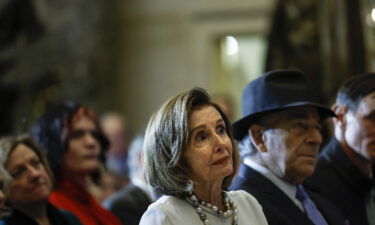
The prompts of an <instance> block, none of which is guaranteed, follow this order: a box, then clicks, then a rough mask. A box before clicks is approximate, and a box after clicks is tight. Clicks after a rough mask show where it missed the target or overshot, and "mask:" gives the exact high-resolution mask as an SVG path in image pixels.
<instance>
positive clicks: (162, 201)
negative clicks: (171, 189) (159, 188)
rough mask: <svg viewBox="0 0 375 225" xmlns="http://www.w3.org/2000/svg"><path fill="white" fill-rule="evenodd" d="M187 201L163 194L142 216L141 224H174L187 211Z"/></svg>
mask: <svg viewBox="0 0 375 225" xmlns="http://www.w3.org/2000/svg"><path fill="white" fill-rule="evenodd" d="M187 206H188V204H187V203H186V201H184V200H182V199H180V198H177V197H174V196H162V197H161V198H159V199H158V200H157V201H155V202H154V203H152V204H151V205H150V206H149V207H148V209H147V211H146V212H145V213H144V214H143V216H142V218H141V222H140V225H147V224H155V225H157V224H163V225H167V224H173V223H175V222H176V221H177V219H178V217H179V216H180V215H184V213H185V212H186V211H187V209H186V208H187Z"/></svg>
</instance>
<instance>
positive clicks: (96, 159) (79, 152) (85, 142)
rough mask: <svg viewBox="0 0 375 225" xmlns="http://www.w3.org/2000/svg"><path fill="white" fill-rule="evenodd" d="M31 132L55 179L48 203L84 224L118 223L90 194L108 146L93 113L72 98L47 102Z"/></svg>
mask: <svg viewBox="0 0 375 225" xmlns="http://www.w3.org/2000/svg"><path fill="white" fill-rule="evenodd" d="M32 135H33V137H34V139H35V140H36V141H37V142H38V143H40V145H41V146H42V147H43V148H44V149H45V150H46V152H47V159H48V161H49V163H50V165H51V169H52V172H53V174H54V176H55V179H56V187H55V189H54V191H53V192H52V194H51V197H50V201H51V202H52V204H54V205H55V206H56V207H58V208H62V209H66V210H69V211H71V212H72V213H74V214H75V215H76V216H77V217H78V218H79V219H80V220H81V222H82V223H83V224H85V225H107V224H108V225H117V224H120V221H119V220H118V219H117V218H116V217H115V216H114V215H113V214H112V213H111V212H109V211H107V210H105V209H104V208H102V207H101V206H100V205H99V204H98V203H97V201H96V200H95V198H94V197H93V195H92V194H91V193H90V189H91V188H92V187H95V186H93V182H94V183H95V182H97V181H98V179H99V169H100V166H101V165H102V164H104V154H105V150H106V149H107V147H108V141H107V139H106V138H105V136H104V135H103V133H102V131H101V129H100V126H99V124H98V121H97V118H96V116H95V114H94V112H93V111H92V110H91V109H89V108H86V107H83V106H80V105H78V104H76V103H75V102H72V101H66V102H63V103H58V104H54V105H50V106H49V107H48V108H47V109H46V112H45V113H44V114H43V115H42V116H41V117H40V118H39V119H38V120H37V122H36V123H35V125H34V126H33V128H32Z"/></svg>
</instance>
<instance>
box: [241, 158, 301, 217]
mask: <svg viewBox="0 0 375 225" xmlns="http://www.w3.org/2000/svg"><path fill="white" fill-rule="evenodd" d="M244 164H245V165H247V166H249V167H251V168H252V169H254V170H255V171H257V172H258V173H260V174H262V175H263V176H265V177H266V178H267V179H268V180H270V181H271V182H272V183H274V184H275V185H276V186H277V187H278V188H279V189H280V190H281V191H282V192H284V193H285V194H286V195H287V196H288V197H289V198H290V199H291V200H292V201H293V202H294V203H295V204H296V205H297V206H298V207H299V208H300V209H301V210H302V211H304V209H303V206H302V204H301V202H300V201H299V200H298V199H296V197H295V196H296V192H297V187H296V185H293V184H290V183H288V182H286V181H284V180H282V179H280V178H279V177H277V176H276V175H275V174H274V173H273V172H272V171H271V170H269V169H268V168H266V167H264V166H261V165H259V164H257V163H255V162H253V161H252V160H251V159H250V158H248V157H246V158H245V159H244Z"/></svg>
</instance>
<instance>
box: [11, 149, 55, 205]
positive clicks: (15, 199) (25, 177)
mask: <svg viewBox="0 0 375 225" xmlns="http://www.w3.org/2000/svg"><path fill="white" fill-rule="evenodd" d="M5 169H6V170H7V171H8V173H9V174H10V175H11V177H12V178H13V180H12V181H11V182H10V184H9V198H8V199H9V201H10V202H11V204H12V205H14V206H17V205H28V204H34V203H40V202H43V201H47V200H48V197H49V195H50V192H51V188H52V183H51V179H50V177H49V176H48V173H47V171H46V169H45V167H44V165H43V164H42V162H41V161H40V159H39V157H38V155H37V154H36V153H35V152H34V151H33V150H32V149H31V148H30V147H28V146H26V145H24V144H19V145H18V146H16V148H15V149H14V150H13V151H12V152H11V153H10V155H9V157H8V161H7V162H6V164H5Z"/></svg>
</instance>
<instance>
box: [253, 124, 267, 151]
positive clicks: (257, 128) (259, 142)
mask: <svg viewBox="0 0 375 225" xmlns="http://www.w3.org/2000/svg"><path fill="white" fill-rule="evenodd" d="M263 132H264V127H262V126H261V125H258V124H253V125H251V126H250V128H249V137H250V140H251V142H252V143H253V145H254V146H255V147H256V148H257V149H258V151H260V152H267V147H266V145H265V143H264V140H263Z"/></svg>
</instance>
